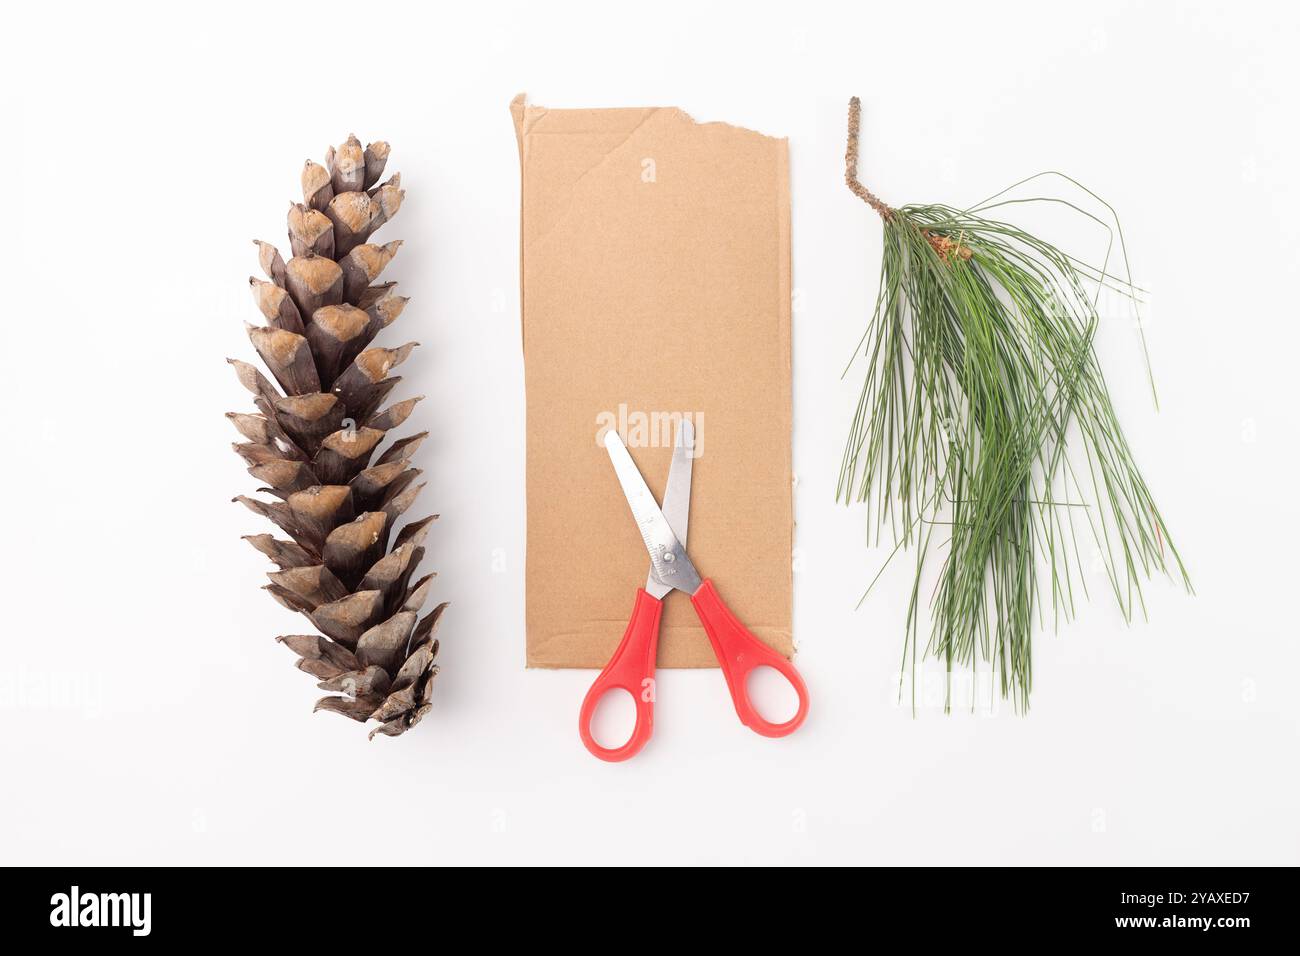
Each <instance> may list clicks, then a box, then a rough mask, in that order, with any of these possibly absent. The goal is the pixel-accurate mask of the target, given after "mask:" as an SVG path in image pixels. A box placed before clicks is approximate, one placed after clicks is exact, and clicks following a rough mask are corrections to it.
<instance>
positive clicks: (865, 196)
mask: <svg viewBox="0 0 1300 956" xmlns="http://www.w3.org/2000/svg"><path fill="white" fill-rule="evenodd" d="M861 124H862V101H861V100H859V99H858V98H857V97H856V96H855V97H853V98H852V99H851V100H849V145H848V148H847V149H846V150H845V151H844V183H845V185H846V186H848V187H849V190H850V191H851V192H852V193H853V195H855V196H857V197H858V198H859V199H861V200H862V201H863V202H864V203H866V204H867V205H868V206H870V207H871V208H872V209H874V210H875V211H876V212H877V213H878V214H879V215H880V218H881V219H884V220H885V221H889V220H891V219H893V218H894V210H893V207H891V206H890V205H888V204H887V203H885V202H884V201H883V200H881V198H880V197H879V196H877V195H876V194H875V193H873V192H872V191H871V190H870V189H868V188H867V187H866V186H864V185H862V183H861V182H859V181H858V130H859V128H860V127H861Z"/></svg>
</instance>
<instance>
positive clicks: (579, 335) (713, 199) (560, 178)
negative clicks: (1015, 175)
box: [511, 96, 793, 667]
mask: <svg viewBox="0 0 1300 956" xmlns="http://www.w3.org/2000/svg"><path fill="white" fill-rule="evenodd" d="M511 111H512V112H513V114H514V120H515V128H516V132H517V133H518V137H519V154H520V163H521V168H522V176H523V179H522V214H521V223H520V246H521V250H520V254H521V264H520V268H521V277H520V281H521V299H522V303H523V343H524V370H525V378H526V386H527V415H528V421H527V436H528V437H527V440H528V448H527V468H528V475H527V485H528V553H527V570H526V574H527V638H528V654H527V661H528V666H530V667H603V666H604V665H605V663H606V662H607V661H608V660H609V657H610V655H611V654H612V653H613V651H614V648H615V647H617V645H618V642H619V640H620V638H621V637H622V635H623V630H624V628H625V626H626V624H627V619H628V616H629V615H630V613H631V611H632V604H633V600H634V598H635V593H636V589H637V588H638V587H640V586H642V585H643V584H644V583H645V578H646V573H647V570H648V568H649V559H648V558H647V556H646V553H645V548H644V546H643V545H642V543H641V538H640V536H639V534H638V532H637V529H636V525H635V523H634V522H633V520H632V517H631V515H630V513H629V512H628V509H627V505H626V503H625V501H624V499H623V495H622V492H621V491H620V489H619V485H618V482H617V480H616V479H615V477H614V472H613V469H612V468H611V466H610V463H609V459H608V457H607V455H606V453H605V451H604V449H603V448H602V447H601V444H600V437H601V435H602V434H603V429H604V427H605V426H607V425H610V424H612V425H613V427H618V428H619V429H620V431H621V432H623V434H624V439H625V441H627V442H628V444H629V447H630V450H631V453H632V457H633V459H635V461H636V463H637V466H638V467H639V468H640V469H641V472H642V474H643V475H644V476H645V479H646V481H647V483H648V484H649V485H650V488H651V490H652V491H653V492H654V493H655V496H656V497H661V496H662V494H663V489H664V484H665V482H666V480H667V477H668V464H669V458H670V455H671V447H670V445H671V440H672V437H671V435H672V428H671V424H668V423H670V422H671V421H673V418H672V415H673V414H674V413H678V414H686V415H689V416H690V417H691V418H692V420H693V422H694V423H695V426H696V431H697V435H698V439H697V440H698V444H699V455H698V457H697V459H696V460H695V462H694V480H693V488H692V495H691V516H690V534H689V543H688V550H689V551H690V554H691V558H692V560H693V561H694V563H695V564H696V566H697V567H698V569H699V571H700V573H701V574H702V575H704V576H706V577H709V578H712V579H713V581H714V583H715V585H716V586H717V587H718V590H719V591H720V593H721V594H722V596H723V598H724V599H725V600H726V601H727V603H728V604H729V605H730V606H731V608H732V610H733V611H734V612H735V614H736V616H737V617H739V618H740V619H741V620H742V621H744V622H745V623H746V624H747V625H748V626H749V628H750V629H751V630H752V631H753V632H754V633H755V634H757V635H758V636H759V637H760V638H762V639H763V640H764V641H766V642H767V643H768V644H770V645H771V646H772V647H773V648H775V649H777V650H778V651H781V652H782V653H784V654H786V655H787V656H788V655H790V654H792V653H793V644H792V640H791V591H792V582H791V572H790V551H791V538H792V524H793V517H792V505H791V484H790V477H791V476H790V187H789V168H788V167H789V163H788V150H787V143H786V141H785V140H784V139H773V138H771V137H767V136H762V135H760V134H758V133H754V132H751V131H749V130H744V129H738V128H735V127H732V126H727V125H724V124H721V123H704V124H701V123H696V122H694V121H693V120H692V119H691V118H690V117H689V116H687V115H686V114H685V113H683V112H681V111H680V110H677V109H599V110H548V109H542V108H539V107H535V106H526V105H525V104H524V101H523V97H522V96H521V97H519V98H517V99H516V100H515V102H514V103H512V104H511ZM647 425H650V426H651V427H647ZM714 665H715V661H714V657H713V652H712V650H711V649H710V646H709V643H708V639H707V637H706V636H705V634H704V630H703V628H702V627H700V625H699V622H698V621H697V620H696V618H695V615H694V612H693V611H692V609H691V607H690V599H689V598H688V597H687V596H686V595H684V594H680V593H677V592H673V593H672V594H670V595H669V596H668V597H667V599H666V603H665V608H664V617H663V628H662V637H661V640H660V644H659V666H660V667H707V666H714Z"/></svg>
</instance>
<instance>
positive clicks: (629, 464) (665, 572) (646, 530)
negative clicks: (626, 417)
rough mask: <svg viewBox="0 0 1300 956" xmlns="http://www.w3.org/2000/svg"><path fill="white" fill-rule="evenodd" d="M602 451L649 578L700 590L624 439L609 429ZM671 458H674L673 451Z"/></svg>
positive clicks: (693, 569)
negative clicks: (606, 455) (629, 514)
mask: <svg viewBox="0 0 1300 956" xmlns="http://www.w3.org/2000/svg"><path fill="white" fill-rule="evenodd" d="M605 450H606V451H608V452H609V459H610V461H612V462H613V463H614V473H615V474H616V475H618V483H619V484H620V485H622V486H623V496H624V497H625V498H627V504H628V507H629V508H631V509H632V517H633V518H634V519H635V520H636V526H637V530H638V531H640V532H641V540H642V542H644V543H645V549H646V551H647V552H648V553H649V555H650V570H651V575H652V577H654V578H655V580H656V581H658V583H659V584H661V585H664V586H666V587H670V588H677V589H678V590H680V591H685V592H686V593H687V594H694V593H695V592H696V591H698V590H699V588H700V576H699V574H698V572H696V570H695V566H694V565H692V564H691V559H690V558H688V557H687V556H686V548H685V547H683V546H682V543H681V541H679V540H678V539H677V535H676V534H674V533H673V529H672V527H671V526H670V525H669V523H668V519H667V518H666V517H664V513H663V512H662V511H660V510H659V505H658V504H657V503H656V502H655V496H654V495H653V494H652V493H651V492H650V489H649V488H648V487H647V486H646V483H645V479H644V478H642V477H641V472H639V471H637V467H636V463H635V462H633V461H632V456H631V455H629V454H628V453H627V448H626V447H625V446H624V445H623V439H621V438H619V436H618V432H617V431H615V430H614V429H612V428H611V429H609V430H608V431H606V432H605ZM673 454H674V456H676V454H677V452H676V450H675V449H674V452H673ZM664 498H665V500H667V498H668V496H667V495H666V494H665V496H664Z"/></svg>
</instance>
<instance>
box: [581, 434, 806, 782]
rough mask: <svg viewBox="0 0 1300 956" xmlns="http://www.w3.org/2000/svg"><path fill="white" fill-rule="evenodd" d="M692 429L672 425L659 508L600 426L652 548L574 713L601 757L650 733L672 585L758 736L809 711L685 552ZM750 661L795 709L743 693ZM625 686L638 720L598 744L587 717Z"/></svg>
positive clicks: (791, 677) (778, 663)
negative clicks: (771, 675) (781, 687)
mask: <svg viewBox="0 0 1300 956" xmlns="http://www.w3.org/2000/svg"><path fill="white" fill-rule="evenodd" d="M694 444H695V429H694V426H693V425H692V424H691V422H690V421H689V420H687V419H685V418H683V419H682V421H681V424H680V425H678V426H677V437H676V441H675V442H674V444H673V460H672V465H671V466H670V467H669V469H668V485H667V487H666V489H665V490H664V506H663V508H662V509H660V507H659V504H658V502H656V501H655V497H654V494H653V493H652V492H651V491H650V489H649V488H648V487H647V486H646V483H645V479H644V478H642V477H641V472H639V471H638V470H637V467H636V464H635V463H634V462H633V461H632V456H631V455H629V454H628V451H627V447H626V446H625V445H624V444H623V440H622V439H621V438H620V437H619V434H618V432H617V431H615V430H614V429H612V428H611V429H609V430H608V431H606V432H605V450H606V451H608V452H609V457H610V460H611V461H612V462H613V463H614V473H615V474H616V475H617V476H618V481H619V484H620V485H622V486H623V495H624V496H625V497H626V498H627V503H628V507H630V508H631V509H632V517H633V518H634V519H636V524H637V528H638V529H639V530H640V532H641V539H642V541H644V542H645V546H646V550H647V551H648V552H650V574H649V576H648V577H647V578H646V583H645V587H644V588H637V592H636V604H634V605H633V607H632V618H631V620H629V621H628V623H627V630H626V631H625V632H624V633H623V640H622V642H621V643H620V644H619V645H618V649H617V650H615V651H614V656H613V657H611V658H610V660H609V663H608V664H606V665H605V669H604V670H603V671H601V672H600V676H599V677H597V678H596V682H595V683H594V684H592V685H591V689H590V690H589V691H587V696H586V697H585V698H584V699H583V701H582V710H581V711H580V712H579V715H578V733H579V734H580V735H581V737H582V742H583V744H585V745H586V747H587V749H588V750H589V751H591V752H592V754H594V755H595V756H597V757H599V758H600V759H601V760H608V761H611V762H612V761H619V760H626V759H628V758H629V757H632V756H634V755H635V754H637V753H638V752H639V751H640V750H641V748H642V747H644V746H645V745H646V743H647V742H648V741H649V740H650V735H651V733H652V732H653V730H654V699H655V695H654V690H655V680H654V674H655V655H656V653H657V650H658V647H659V619H660V617H661V616H662V614H663V599H664V597H666V596H667V594H668V592H669V591H671V590H673V589H674V588H675V589H676V590H678V591H685V592H686V593H687V594H689V595H690V596H691V604H692V605H693V606H694V607H695V614H696V616H698V617H699V619H700V623H701V624H703V625H704V631H705V633H706V634H708V636H709V643H710V644H712V645H713V653H714V654H715V655H716V656H717V658H718V664H719V665H721V667H722V675H723V677H725V678H726V680H727V689H728V690H730V691H731V699H732V701H733V703H735V705H736V714H737V715H738V716H739V717H740V722H741V723H742V724H744V725H745V726H746V727H749V728H750V729H751V730H753V731H754V732H756V733H759V734H762V735H763V736H764V737H784V736H785V735H786V734H791V733H794V731H796V730H798V729H799V725H800V724H802V723H803V722H804V718H805V717H807V716H808V688H807V687H806V686H805V685H804V682H803V678H802V677H800V676H799V672H798V671H797V670H795V667H794V665H793V664H791V663H790V662H789V661H788V660H786V659H785V657H784V656H782V655H781V654H778V653H777V652H776V651H774V650H772V649H771V648H770V647H768V646H767V645H766V644H764V643H763V642H762V641H760V640H759V639H758V638H757V637H755V636H754V635H753V634H751V633H750V632H749V630H747V629H746V627H745V626H744V625H743V624H741V623H740V621H738V620H736V617H735V615H733V614H732V613H731V611H730V610H728V608H727V606H726V605H725V604H723V603H722V598H720V597H719V596H718V592H717V589H716V588H714V586H713V582H712V581H710V580H708V579H707V578H705V579H703V580H701V578H700V574H699V572H698V571H696V570H695V565H693V564H692V563H691V559H690V558H689V557H687V554H686V545H685V542H686V530H687V523H688V518H689V516H690V505H691V460H692V454H693V453H692V449H693V447H694ZM756 667H771V668H772V669H774V670H776V671H777V672H779V673H780V674H781V675H782V676H783V677H785V679H786V680H788V681H789V682H790V684H791V686H793V687H794V690H795V693H796V694H798V696H799V709H798V711H797V712H796V713H795V715H794V716H793V717H791V718H790V719H789V720H787V721H786V722H785V723H783V724H774V723H771V722H770V721H767V720H765V719H764V718H763V717H762V715H760V714H759V712H758V711H757V710H756V709H755V708H754V705H753V703H752V702H751V701H750V699H749V689H748V687H747V686H746V681H747V678H748V677H749V674H750V672H751V671H753V670H754V669H755V668H756ZM620 688H621V689H622V690H626V691H627V692H628V693H630V694H631V695H632V699H633V700H634V701H635V702H636V725H635V726H634V727H633V728H632V736H631V737H630V738H628V741H627V743H625V744H623V746H621V747H616V748H606V747H602V746H600V744H598V743H597V742H596V740H595V738H594V737H593V736H592V734H591V719H592V716H593V715H594V714H595V712H596V705H597V704H598V703H600V699H601V698H602V697H604V696H605V694H606V693H608V692H609V691H611V690H616V689H620Z"/></svg>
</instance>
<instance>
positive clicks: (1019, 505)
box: [837, 101, 1191, 709]
mask: <svg viewBox="0 0 1300 956" xmlns="http://www.w3.org/2000/svg"><path fill="white" fill-rule="evenodd" d="M855 102H856V101H855ZM856 119H857V116H856V111H855V110H854V109H853V107H852V106H851V108H850V141H849V153H848V156H847V160H848V175H847V176H846V179H847V180H848V182H849V185H850V188H853V191H854V192H855V193H857V194H858V195H859V196H861V197H862V198H863V199H864V200H866V201H867V202H868V203H869V204H870V205H872V207H873V208H875V209H876V210H877V212H879V213H880V214H881V218H882V221H883V223H884V261H883V266H882V269H881V277H880V289H879V293H878V296H877V301H876V308H875V315H874V317H873V319H872V322H871V324H870V326H869V327H868V329H867V332H866V334H865V335H864V337H863V340H862V342H861V343H860V346H859V349H858V350H857V351H856V352H855V359H857V358H858V357H860V358H862V359H863V360H865V362H866V365H867V371H866V379H865V381H864V383H863V387H862V393H861V396H860V398H859V400H858V407H857V411H856V413H855V415H854V418H853V424H852V427H851V429H850V432H849V439H848V443H847V445H846V447H845V451H844V459H843V463H842V466H841V469H840V477H839V485H838V489H837V498H838V499H839V500H843V501H844V502H846V503H848V502H850V501H854V500H856V501H859V502H867V504H868V525H869V528H875V529H876V533H877V539H879V537H880V534H881V532H882V531H883V530H884V528H885V527H886V526H888V527H889V529H890V530H891V531H892V534H893V537H894V539H895V542H896V546H895V552H894V553H895V554H896V553H897V552H898V550H899V549H900V548H915V549H916V555H917V560H916V580H915V583H914V585H913V588H912V592H911V599H910V602H909V606H908V611H907V621H906V629H905V642H904V652H903V667H902V670H903V672H904V673H906V672H907V671H908V666H909V660H910V665H911V668H912V671H913V673H914V672H915V670H916V669H917V668H918V667H919V665H920V660H921V659H922V658H924V657H937V658H938V659H940V660H942V661H943V662H944V664H945V667H946V670H947V673H948V677H949V700H948V703H949V704H950V703H951V676H952V672H953V670H954V669H956V668H965V669H970V670H971V671H973V672H974V671H977V670H979V665H980V664H981V663H982V664H985V665H989V666H990V669H991V672H992V674H994V675H996V680H997V681H998V685H999V689H1000V692H1001V694H1002V696H1003V697H1006V698H1010V699H1012V700H1013V701H1014V702H1015V704H1016V706H1017V708H1018V709H1024V708H1026V707H1028V703H1029V693H1030V689H1031V686H1032V670H1031V659H1032V658H1031V635H1032V632H1033V630H1034V627H1035V623H1036V620H1038V619H1039V618H1041V616H1042V612H1041V610H1040V608H1041V606H1042V605H1041V600H1042V592H1043V591H1047V593H1048V595H1049V596H1050V599H1051V600H1050V603H1051V611H1052V614H1051V622H1052V624H1053V626H1056V625H1057V624H1058V623H1059V621H1060V620H1061V619H1063V618H1066V619H1068V618H1069V617H1070V616H1072V614H1073V612H1074V609H1075V604H1076V600H1077V599H1078V598H1080V597H1086V596H1087V573H1086V570H1085V561H1088V562H1092V563H1093V565H1094V566H1096V565H1097V564H1099V565H1100V566H1101V567H1102V568H1103V569H1104V571H1105V574H1106V578H1107V581H1108V584H1109V586H1110V588H1111V590H1112V591H1113V593H1114V595H1115V597H1116V599H1117V601H1118V602H1119V606H1120V609H1121V610H1122V612H1123V614H1124V616H1125V618H1126V619H1131V618H1132V616H1133V614H1134V612H1135V610H1138V611H1142V612H1143V613H1145V606H1144V604H1143V601H1142V589H1141V584H1142V581H1143V579H1144V578H1148V577H1149V576H1150V575H1152V574H1153V573H1155V572H1161V573H1164V574H1166V575H1171V576H1173V575H1176V576H1177V577H1178V578H1179V579H1181V581H1182V583H1183V585H1184V586H1185V587H1186V588H1187V589H1188V590H1189V591H1190V590H1191V582H1190V580H1189V578H1188V576H1187V572H1186V570H1185V568H1184V566H1183V562H1182V559H1181V558H1180V557H1179V555H1178V552H1177V550H1176V549H1175V547H1174V545H1173V542H1172V541H1171V540H1170V538H1169V534H1168V532H1167V531H1166V529H1165V525H1164V521H1163V519H1162V518H1161V516H1160V512H1159V511H1158V509H1157V508H1156V505H1155V501H1154V500H1153V499H1152V496H1151V493H1150V491H1149V490H1148V488H1147V486H1146V483H1145V481H1143V479H1142V476H1141V474H1140V473H1139V472H1138V469H1137V466H1136V465H1135V464H1134V461H1133V456H1132V454H1131V452H1130V449H1129V446H1128V443H1127V441H1126V440H1125V438H1124V434H1123V432H1122V430H1121V429H1120V425H1119V422H1118V419H1117V417H1116V415H1115V410H1114V408H1113V407H1112V405H1111V400H1110V396H1109V394H1108V392H1107V389H1106V382H1105V378H1104V376H1103V375H1102V370H1101V366H1100V365H1099V364H1098V361H1097V356H1096V353H1095V350H1094V347H1093V340H1094V336H1095V335H1096V332H1097V327H1098V323H1099V319H1100V317H1099V315H1098V310H1097V297H1098V295H1099V294H1100V291H1101V289H1102V288H1103V287H1104V288H1108V289H1110V290H1112V291H1117V292H1120V293H1122V294H1123V295H1125V296H1127V297H1128V298H1129V299H1131V300H1132V302H1133V304H1134V309H1135V316H1136V307H1137V303H1138V301H1139V291H1140V290H1138V289H1136V287H1134V285H1133V283H1132V280H1131V274H1130V272H1129V268H1128V263H1127V253H1126V252H1125V251H1124V245H1123V234H1122V232H1121V231H1120V230H1119V223H1118V220H1117V219H1115V220H1114V222H1115V228H1114V230H1113V231H1112V230H1111V228H1110V226H1109V224H1108V223H1106V222H1103V221H1102V220H1101V219H1099V218H1098V217H1096V216H1093V215H1092V214H1090V213H1088V212H1086V211H1084V210H1083V209H1081V208H1080V207H1078V206H1076V205H1074V204H1073V203H1064V204H1065V205H1066V206H1068V207H1069V208H1071V209H1073V210H1075V211H1076V212H1077V213H1079V214H1080V215H1083V216H1087V217H1088V218H1090V219H1093V220H1095V221H1097V222H1099V223H1101V224H1102V225H1103V226H1105V227H1106V229H1107V232H1108V233H1109V234H1111V235H1112V237H1118V239H1119V244H1120V250H1121V253H1122V256H1121V258H1122V260H1123V269H1122V271H1123V275H1122V277H1121V276H1114V275H1111V274H1110V273H1109V272H1108V271H1107V269H1108V267H1109V263H1110V250H1109V248H1108V250H1107V256H1106V259H1105V260H1104V262H1103V264H1102V267H1101V268H1100V269H1094V268H1091V267H1089V266H1087V265H1085V264H1083V263H1081V262H1079V261H1078V260H1076V259H1074V258H1072V257H1071V256H1069V255H1066V254H1065V253H1063V252H1062V251H1061V250H1059V249H1057V248H1056V247H1055V246H1053V245H1051V244H1050V243H1047V242H1044V241H1043V240H1041V239H1038V238H1037V237H1035V236H1033V235H1030V234H1029V233H1027V232H1025V231H1024V230H1022V229H1019V228H1017V227H1016V226H1014V225H1011V224H1009V223H1006V222H1003V221H1000V220H998V219H993V218H989V216H988V213H989V211H990V210H993V209H996V208H1000V207H1005V206H1008V205H1011V204H1014V203H1023V202H1056V203H1062V202H1064V201H1063V200H1059V199H1054V198H1051V197H1035V198H1033V199H1018V200H1008V199H1003V198H1002V197H1003V196H1005V195H1006V193H1007V192H1009V190H1004V191H1003V192H1002V193H999V194H997V195H996V196H993V197H990V199H988V200H986V201H985V202H983V203H980V204H979V205H977V206H975V207H972V208H970V209H966V210H958V209H953V208H951V207H948V206H940V205H925V206H904V207H902V208H900V209H892V208H890V207H887V206H885V205H884V204H883V203H881V202H880V201H879V200H878V199H876V197H875V196H873V195H872V194H871V193H870V192H869V191H867V190H866V189H865V187H862V186H861V185H860V184H859V183H857V176H856V167H857V148H856V147H857V135H856V134H857V122H856ZM1041 175H1044V176H1048V175H1051V176H1060V174H1055V173H1049V174H1041ZM1033 178H1037V177H1031V179H1033ZM1061 178H1062V179H1065V180H1067V181H1068V182H1069V183H1071V184H1072V185H1074V186H1075V187H1077V188H1079V189H1081V190H1083V187H1082V186H1080V185H1079V184H1078V183H1075V182H1074V180H1070V179H1069V178H1068V177H1061ZM1028 181H1029V180H1025V181H1024V182H1028ZM1022 184H1023V183H1017V184H1016V185H1017V186H1019V185H1022ZM1010 188H1011V189H1014V188H1015V187H1014V186H1013V187H1010ZM1083 191H1084V192H1087V190H1083ZM1088 195H1090V196H1091V195H1092V194H1091V193H1088ZM1093 198H1094V199H1096V197H1095V196H1094V197H1093ZM1097 201H1099V202H1100V200H1097ZM1103 205H1104V204H1103ZM1106 208H1107V209H1108V210H1109V209H1110V207H1109V206H1107V207H1106ZM1110 213H1111V215H1112V216H1113V213H1114V211H1113V210H1110ZM1112 241H1113V240H1112ZM1139 328H1140V323H1139ZM1145 347H1146V345H1145V340H1144V341H1143V349H1144V350H1145ZM851 364H852V363H850V365H851ZM845 371H846V372H847V371H848V370H847V369H846V370H845ZM1148 372H1149V363H1148ZM1152 394H1153V397H1154V383H1152ZM936 532H937V534H936ZM1080 538H1083V539H1084V541H1090V542H1091V544H1092V546H1093V547H1092V548H1091V550H1089V549H1087V548H1086V547H1085V546H1083V545H1082V544H1081V541H1080ZM934 552H942V565H941V567H940V571H939V580H938V584H937V586H936V587H935V589H934V591H933V593H932V594H925V593H923V592H922V588H921V575H922V571H923V570H924V568H925V564H926V561H927V559H929V558H930V557H932V555H933V553H934ZM890 557H891V559H892V557H893V554H891V556H890ZM886 563H888V561H887V562H886ZM882 571H883V569H882ZM876 580H879V575H877V576H876ZM874 584H875V580H873V581H872V586H874ZM870 589H871V588H870V586H869V587H868V589H867V590H868V592H869V591H870ZM865 596H866V595H865V594H864V595H863V597H864V598H865ZM923 600H926V601H928V604H929V611H930V634H929V638H928V640H927V641H926V642H925V643H924V646H923V647H922V646H921V643H920V641H919V640H918V636H919V635H918V632H919V630H920V627H921V616H922V615H921V607H920V605H921V602H922V601H923ZM1038 623H1039V624H1042V623H1046V622H1045V621H1041V620H1039V621H1038ZM918 649H920V657H918ZM914 702H915V696H914ZM945 709H946V708H945Z"/></svg>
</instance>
